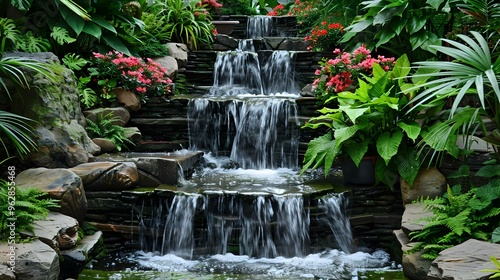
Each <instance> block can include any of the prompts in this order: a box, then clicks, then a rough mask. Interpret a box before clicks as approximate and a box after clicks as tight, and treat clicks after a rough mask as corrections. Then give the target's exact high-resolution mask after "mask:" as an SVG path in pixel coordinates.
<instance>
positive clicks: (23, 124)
mask: <svg viewBox="0 0 500 280" xmlns="http://www.w3.org/2000/svg"><path fill="white" fill-rule="evenodd" d="M31 121H32V120H31V119H28V118H25V117H23V116H19V115H16V114H13V113H10V112H6V111H2V110H0V132H1V134H0V135H1V136H5V137H6V138H7V139H9V141H10V143H12V145H13V146H14V149H15V151H16V152H17V153H18V154H19V155H21V156H22V155H24V154H28V153H29V152H30V150H32V149H36V147H37V144H36V142H35V141H33V138H34V136H35V134H34V129H33V128H32V127H31V126H30V125H29V124H28V123H29V122H31ZM2 138H3V137H0V144H2V146H3V148H4V150H5V152H6V155H7V157H10V153H9V146H8V145H7V143H6V142H5V141H4V139H2Z"/></svg>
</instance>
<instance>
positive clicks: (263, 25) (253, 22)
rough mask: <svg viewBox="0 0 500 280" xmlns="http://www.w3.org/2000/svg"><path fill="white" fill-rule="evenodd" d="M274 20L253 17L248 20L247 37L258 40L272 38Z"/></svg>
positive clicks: (264, 17)
mask: <svg viewBox="0 0 500 280" xmlns="http://www.w3.org/2000/svg"><path fill="white" fill-rule="evenodd" d="M272 27H273V19H272V17H270V16H253V17H249V18H248V22H247V37H248V38H250V39H257V38H262V37H269V36H271V32H272Z"/></svg>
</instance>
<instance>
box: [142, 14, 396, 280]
mask: <svg viewBox="0 0 500 280" xmlns="http://www.w3.org/2000/svg"><path fill="white" fill-rule="evenodd" d="M268 21H269V22H270V19H269V18H268V17H252V18H250V19H249V27H248V28H249V30H248V34H250V35H251V37H252V38H253V37H264V36H268V35H269V34H270V30H271V27H270V24H269V22H268ZM255 29H261V30H260V31H255ZM293 59H294V55H293V53H291V52H286V51H274V52H259V53H256V52H255V48H254V47H253V45H252V41H251V40H242V41H241V42H240V44H239V48H238V49H237V50H235V51H229V52H219V53H218V54H217V58H216V62H215V65H214V69H215V71H214V84H213V86H212V88H211V90H210V91H209V92H208V93H207V95H206V96H203V97H202V98H194V99H192V100H190V101H189V112H188V118H189V122H188V123H189V134H190V137H189V145H190V149H191V150H202V151H205V152H206V155H205V157H204V158H205V163H206V166H208V167H205V168H202V169H199V170H198V171H197V172H195V174H194V175H193V177H192V178H190V179H189V183H188V184H185V185H182V186H180V187H178V188H177V189H176V191H175V192H165V193H163V194H161V195H158V196H153V197H151V198H145V199H144V200H143V204H142V205H141V207H140V211H138V212H139V213H138V218H139V224H140V226H141V237H140V240H141V241H140V244H141V249H142V250H143V251H144V252H155V253H154V254H153V253H144V252H143V253H141V254H142V255H140V256H139V257H138V259H139V263H140V264H141V265H142V266H144V267H152V268H155V269H158V270H165V271H179V270H181V271H192V272H195V273H199V272H200V271H201V272H202V273H203V272H208V273H214V272H220V273H224V274H226V273H234V274H248V275H257V274H258V275H265V276H264V277H265V278H267V277H269V275H278V277H280V275H283V276H284V277H287V278H289V279H303V278H304V277H307V278H312V277H316V278H322V279H351V276H352V274H351V273H353V271H355V270H356V269H357V268H369V267H381V266H383V265H385V264H387V262H388V255H387V254H386V253H383V252H378V253H374V254H368V253H361V252H357V253H352V252H354V251H355V249H356V248H355V246H354V242H353V239H352V233H351V228H350V223H349V218H348V216H346V215H345V214H346V213H347V210H346V208H347V204H348V202H347V198H346V196H345V195H344V194H336V195H328V196H321V195H319V194H318V191H317V190H316V189H314V188H313V187H311V186H309V185H307V184H306V183H304V181H306V179H303V177H298V176H297V168H298V139H299V125H298V124H297V123H295V121H291V120H296V119H297V111H298V109H297V105H296V103H295V99H296V98H297V97H298V96H299V94H298V87H297V84H296V82H295V80H294V78H295V77H294V68H293ZM228 158H229V159H228ZM228 163H229V164H228ZM179 191H182V193H178V192H179ZM316 196H318V197H316ZM148 199H149V200H148ZM312 232H314V234H311V233H312ZM325 235H327V237H326V238H324V237H323V236H325ZM331 236H334V239H335V240H334V242H331V238H329V237H331ZM332 248H338V249H339V250H340V251H339V250H337V249H332ZM351 253H352V254H351ZM157 254H160V255H162V256H157ZM174 255H175V256H174ZM236 255H237V256H236ZM179 257H182V259H179ZM136 258H137V256H136ZM204 270H207V271H204ZM280 279H281V278H280ZM353 279H355V278H353Z"/></svg>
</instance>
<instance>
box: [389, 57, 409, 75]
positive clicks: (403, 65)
mask: <svg viewBox="0 0 500 280" xmlns="http://www.w3.org/2000/svg"><path fill="white" fill-rule="evenodd" d="M410 70H411V67H410V60H409V59H408V56H407V55H406V54H403V55H402V56H401V57H399V58H398V59H397V60H396V64H395V65H394V68H393V69H392V74H393V75H394V78H404V77H406V75H408V74H409V73H410Z"/></svg>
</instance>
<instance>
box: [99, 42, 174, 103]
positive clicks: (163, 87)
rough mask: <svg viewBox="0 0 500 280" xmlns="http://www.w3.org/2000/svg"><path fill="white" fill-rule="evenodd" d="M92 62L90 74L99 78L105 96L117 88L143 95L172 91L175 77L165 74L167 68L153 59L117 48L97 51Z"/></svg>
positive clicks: (161, 94) (165, 93) (162, 93)
mask: <svg viewBox="0 0 500 280" xmlns="http://www.w3.org/2000/svg"><path fill="white" fill-rule="evenodd" d="M90 65H91V67H90V68H89V71H90V75H91V76H93V77H95V79H96V80H97V84H98V85H99V86H101V88H102V91H103V93H104V94H105V95H106V94H110V91H111V90H112V89H113V88H116V87H121V88H124V89H126V90H129V91H132V92H135V93H137V94H139V95H149V96H163V95H168V94H170V93H171V92H170V84H171V83H172V80H170V79H169V78H168V77H166V76H165V71H166V70H165V68H163V67H161V66H160V65H159V64H158V63H156V62H154V61H153V60H152V59H150V58H148V59H146V61H144V60H142V59H141V58H137V57H133V56H128V57H127V56H126V55H124V54H123V53H121V52H117V51H113V52H108V53H107V54H105V55H103V54H100V53H94V56H93V57H91V59H90Z"/></svg>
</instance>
